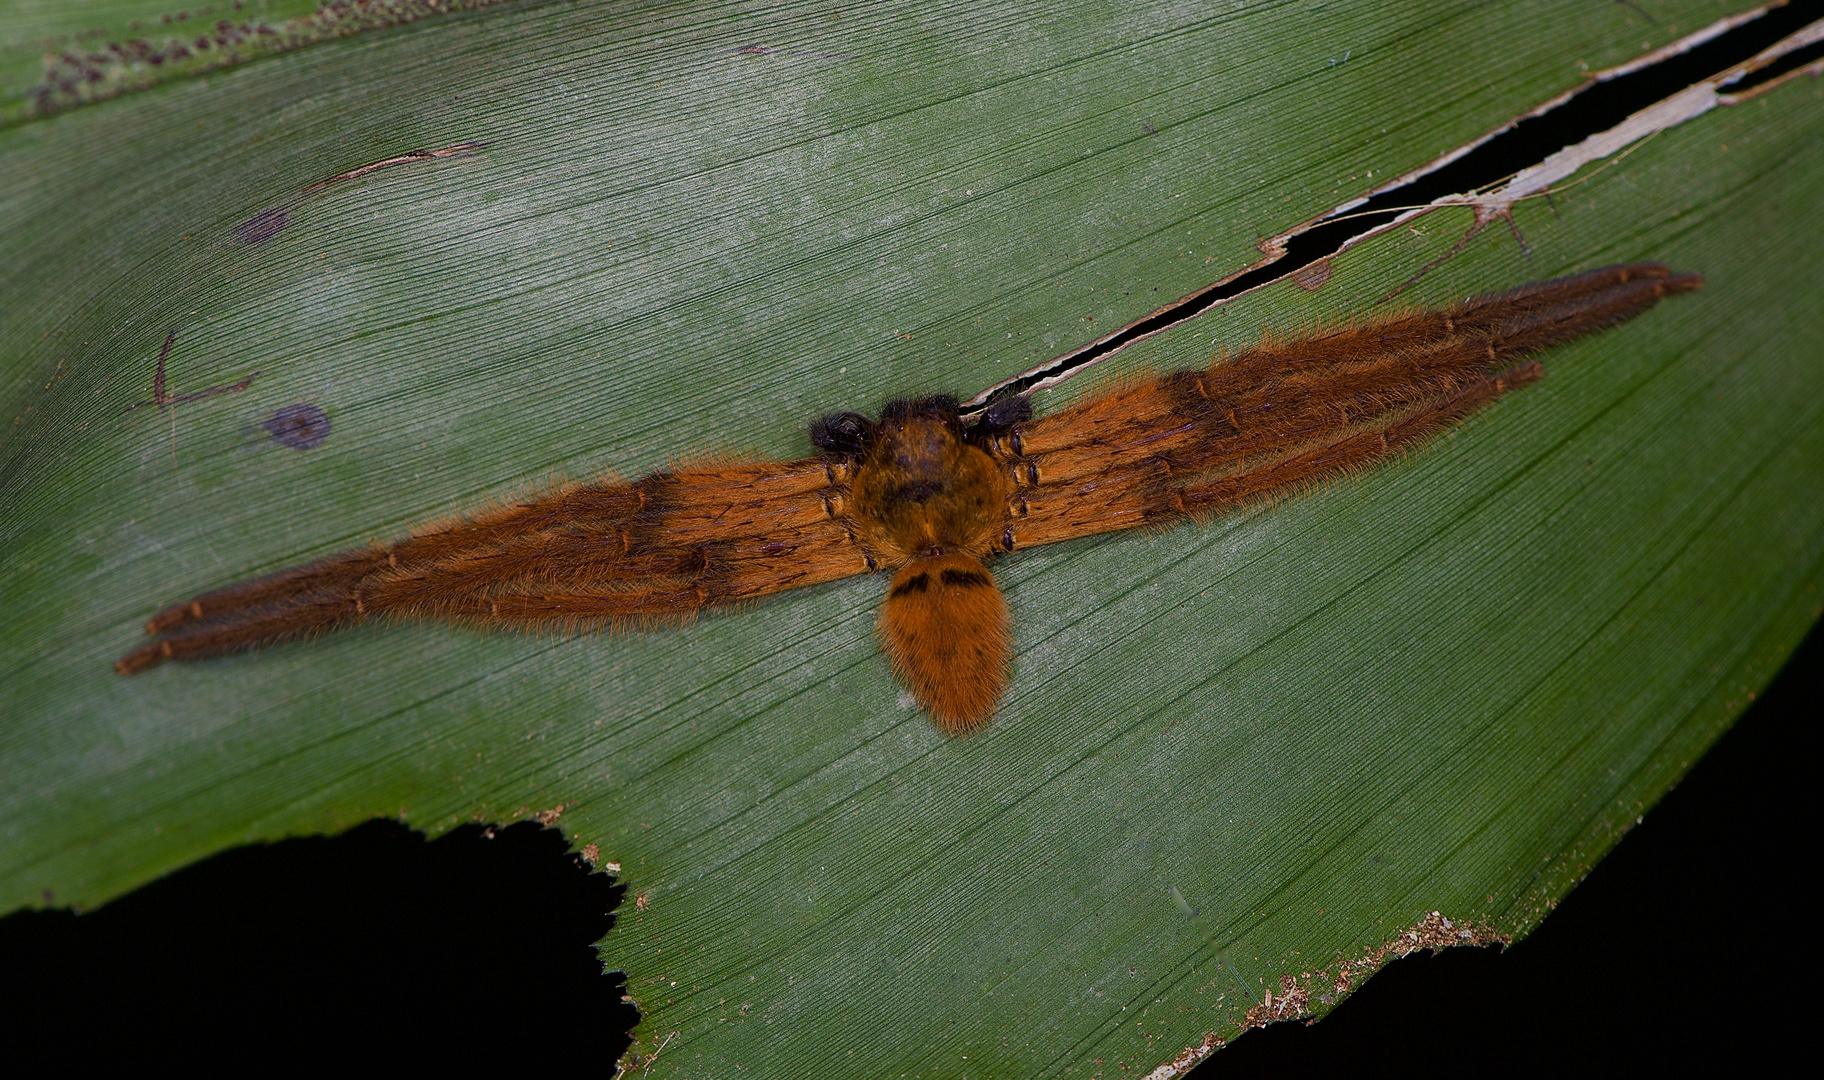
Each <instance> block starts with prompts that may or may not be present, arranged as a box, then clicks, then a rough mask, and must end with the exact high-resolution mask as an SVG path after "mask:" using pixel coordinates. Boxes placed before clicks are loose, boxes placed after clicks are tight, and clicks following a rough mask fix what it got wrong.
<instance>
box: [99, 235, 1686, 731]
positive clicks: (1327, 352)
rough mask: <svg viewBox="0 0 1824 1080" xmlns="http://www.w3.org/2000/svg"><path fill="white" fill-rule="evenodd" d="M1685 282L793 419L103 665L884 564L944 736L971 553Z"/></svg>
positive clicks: (976, 680) (1348, 451) (1389, 407)
mask: <svg viewBox="0 0 1824 1080" xmlns="http://www.w3.org/2000/svg"><path fill="white" fill-rule="evenodd" d="M1702 285H1703V279H1702V278H1701V277H1699V276H1698V275H1696V274H1674V273H1672V271H1670V270H1668V269H1667V268H1666V267H1664V266H1662V265H1660V264H1658V263H1634V264H1631V265H1627V266H1611V267H1605V268H1604V269H1601V270H1592V271H1590V272H1589V273H1586V274H1579V275H1577V276H1576V277H1569V278H1561V279H1559V280H1556V281H1546V282H1538V283H1535V284H1531V285H1523V286H1521V287H1519V288H1517V289H1512V290H1509V291H1508V292H1504V293H1495V294H1491V295H1488V296H1480V297H1476V298H1475V299H1472V300H1469V301H1466V302H1464V303H1461V304H1457V305H1455V306H1453V307H1450V308H1445V309H1441V310H1437V311H1410V312H1404V313H1400V314H1395V315H1391V316H1387V317H1384V318H1378V319H1373V320H1365V321H1361V322H1355V323H1349V324H1346V325H1343V326H1340V327H1332V328H1326V329H1321V330H1318V331H1316V332H1314V333H1312V334H1310V335H1307V336H1305V337H1301V338H1298V339H1296V340H1284V341H1281V340H1274V339H1272V338H1268V339H1265V340H1263V341H1262V342H1261V343H1260V345H1258V346H1256V347H1255V348H1252V349H1249V350H1247V351H1245V352H1242V353H1240V354H1238V355H1235V356H1232V357H1230V356H1224V357H1218V358H1217V359H1215V360H1214V361H1212V362H1211V364H1210V365H1209V366H1208V367H1206V368H1200V369H1195V370H1191V371H1179V372H1173V373H1169V374H1162V375H1153V376H1143V377H1137V378H1133V379H1130V380H1128V381H1127V382H1124V383H1120V384H1117V385H1115V386H1112V387H1110V388H1108V389H1106V390H1104V391H1103V392H1101V393H1099V394H1094V395H1091V396H1090V397H1088V398H1087V399H1086V400H1084V401H1083V402H1081V403H1080V404H1078V405H1076V406H1073V407H1072V408H1069V409H1065V410H1064V411H1062V412H1058V413H1054V414H1052V415H1050V416H1046V417H1043V418H1041V419H1038V420H1031V413H1032V409H1031V406H1030V405H1029V404H1028V403H1027V402H1026V400H1025V399H1023V398H1019V397H1006V398H1001V399H998V400H995V401H993V402H991V403H990V404H989V405H988V406H987V407H986V408H985V409H983V410H982V412H981V418H980V419H978V420H977V421H975V422H974V423H973V424H967V425H966V424H964V423H963V421H962V419H961V416H960V415H959V412H958V408H957V403H956V401H955V400H954V399H952V398H945V397H931V398H921V399H908V400H903V401H896V402H894V403H892V404H890V405H888V406H887V407H886V408H885V409H883V410H882V411H881V414H880V418H879V419H878V420H870V419H869V418H867V417H866V416H863V415H861V414H860V413H852V412H848V413H837V414H835V415H832V416H827V417H825V418H823V419H822V420H819V421H817V422H816V423H815V424H814V425H812V427H811V442H812V444H813V445H814V446H815V447H816V448H817V450H818V451H819V456H817V457H813V458H806V459H801V460H798V461H782V462H771V461H763V462H751V461H750V462H741V461H733V462H731V461H727V460H712V461H699V462H691V463H686V464H683V465H680V466H678V467H677V468H675V469H668V470H665V471H662V472H656V473H652V474H651V475H648V476H645V477H643V478H641V479H639V480H637V481H634V482H633V483H625V482H622V481H619V480H615V479H606V480H602V481H600V482H597V483H592V484H575V485H570V486H566V487H563V488H560V489H558V490H556V491H548V492H545V493H542V494H540V495H538V496H537V497H535V498H531V499H527V500H523V501H517V502H513V503H510V504H508V505H504V506H500V507H496V508H493V509H490V510H487V511H484V512H480V513H477V514H474V515H472V516H469V517H466V518H460V519H457V520H455V521H447V522H442V523H439V524H436V525H432V526H428V527H426V528H424V529H421V530H419V531H418V532H417V533H415V534H413V535H412V536H409V537H407V538H405V539H403V540H399V541H396V542H394V543H391V544H376V545H374V546H372V547H368V548H362V549H359V550H355V551H348V552H343V553H342V554H340V555H334V556H331V557H329V558H327V559H323V560H320V561H318V562H314V563H310V564H308V565H305V566H299V567H296V568H293V569H291V570H286V571H282V572H280V573H277V574H273V575H270V576H267V577H263V578H258V579H255V580H252V581H247V582H242V583H240V584H238V585H230V586H228V587H227V588H224V589H217V590H216V591H214V592H209V593H204V594H202V595H200V596H197V597H195V598H194V599H191V600H188V601H185V602H184V603H182V604H179V605H177V606H175V607H171V608H167V609H165V610H164V611H161V612H159V613H158V614H156V615H154V616H153V617H152V619H151V621H150V622H148V623H147V624H146V632H147V633H149V634H152V635H153V636H154V637H156V638H157V639H158V640H156V641H153V642H152V643H150V644H148V645H145V646H143V647H141V648H139V649H136V650H134V651H133V652H131V653H129V654H128V655H126V656H124V657H122V658H121V659H120V660H119V662H117V663H116V664H115V665H114V667H115V670H117V671H119V672H120V673H121V674H123V675H126V674H132V673H134V672H137V671H144V670H146V669H147V668H150V667H153V666H155V665H157V664H159V663H161V662H163V661H165V660H174V659H190V658H196V657H203V656H213V655H219V654H222V653H227V652H234V651H236V650H240V649H250V648H255V647H258V646H263V645H270V644H272V643H274V642H277V641H282V640H285V639H287V638H293V637H299V636H302V635H305V634H311V633H315V632H318V631H322V630H328V629H332V628H334V627H339V626H348V625H353V624H355V623H359V622H362V621H364V620H366V619H369V618H371V617H373V616H375V615H390V616H395V617H409V618H440V619H450V620H454V621H459V622H468V623H475V624H481V625H505V626H522V627H535V626H577V625H584V626H597V627H607V628H617V629H618V628H635V627H640V626H645V625H650V624H653V623H664V622H679V621H683V620H686V619H688V618H690V617H692V616H694V615H696V614H697V613H698V612H701V611H703V610H706V609H718V608H728V607H733V606H736V605H738V604H741V603H742V602H744V601H748V600H753V599H756V598H758V597H762V596H767V595H770V594H772V593H776V592H783V591H785V590H787V589H796V588H800V587H803V586H806V585H816V584H819V583H821V582H827V581H834V580H836V579H838V578H844V577H848V576H850V575H853V574H860V573H866V572H868V571H871V570H883V571H892V572H893V580H892V583H891V584H890V585H889V586H888V587H887V596H886V600H885V601H884V603H883V604H882V607H881V618H880V632H881V639H882V642H883V643H884V645H885V647H886V651H887V654H888V656H889V657H890V658H891V659H892V662H893V667H894V669H895V670H896V671H897V672H899V674H900V676H901V677H902V678H903V679H905V681H906V683H907V684H908V685H909V686H910V687H911V689H912V692H913V695H914V696H915V697H916V698H917V699H918V701H919V702H920V704H922V705H923V706H924V707H925V708H926V709H927V710H928V711H929V712H930V713H931V716H932V718H933V719H934V720H936V721H937V723H938V725H939V726H940V727H941V728H943V729H944V730H945V731H946V732H949V733H952V734H956V733H961V732H965V731H969V730H972V729H974V728H976V727H978V726H980V725H981V724H982V723H983V722H984V721H986V720H987V719H988V717H989V716H990V715H991V714H992V713H993V712H994V708H995V706H996V704H997V703H998V702H999V700H1000V697H1001V693H1002V691H1003V690H1004V689H1005V688H1006V685H1007V667H1008V661H1009V651H1010V647H1009V639H1008V631H1007V627H1008V618H1007V602H1006V600H1005V598H1003V597H1002V595H1001V592H1000V589H999V588H998V587H996V585H995V583H994V578H993V576H992V575H991V574H989V572H988V568H987V566H986V565H985V560H986V559H988V558H989V557H991V556H993V555H995V554H997V553H1004V552H1011V551H1014V550H1016V549H1020V548H1026V547H1032V546H1035V545H1039V544H1049V543H1054V542H1056V541H1060V540H1070V539H1073V538H1076V537H1079V536H1091V535H1094V534H1096V533H1105V532H1114V531H1117V530H1120V529H1131V528H1135V527H1137V526H1142V525H1170V524H1173V523H1176V522H1180V521H1184V520H1186V519H1190V518H1200V517H1206V516H1208V515H1211V514H1216V513H1221V512H1222V511H1224V510H1228V509H1232V508H1234V507H1237V506H1242V505H1246V504H1247V503H1250V502H1253V501H1258V500H1261V499H1270V498H1274V497H1276V496H1279V495H1282V494H1284V493H1287V492H1291V491H1298V490H1302V489H1305V488H1309V487H1311V486H1312V485H1314V484H1318V483H1322V482H1324V481H1327V480H1332V479H1335V478H1338V477H1341V476H1346V475H1348V474H1350V473H1351V472H1355V471H1358V470H1361V469H1363V468H1367V467H1369V466H1371V465H1374V464H1376V463H1377V462H1380V461H1383V460H1385V459H1387V458H1388V457H1391V456H1394V455H1397V454H1399V453H1401V452H1403V451H1405V450H1407V449H1409V448H1411V447H1414V446H1417V445H1419V444H1420V443H1422V442H1424V441H1425V440H1426V439H1427V438H1429V437H1430V436H1432V435H1434V434H1436V433H1437V432H1439V431H1442V430H1444V429H1445V428H1447V427H1449V426H1450V425H1451V424H1453V423H1455V422H1457V421H1459V420H1462V419H1463V418H1464V417H1467V416H1469V415H1470V414H1471V413H1474V412H1475V411H1476V410H1478V409H1480V408H1482V407H1483V406H1484V405H1487V404H1488V403H1489V402H1491V401H1494V400H1495V399H1496V398H1498V397H1500V396H1501V395H1503V394H1505V393H1507V392H1509V391H1511V390H1515V389H1518V388H1520V387H1523V386H1527V385H1529V384H1531V383H1533V382H1535V381H1537V380H1538V379H1539V378H1540V377H1541V376H1542V375H1543V369H1542V368H1541V367H1540V365H1539V363H1538V362H1537V361H1534V360H1528V359H1527V358H1528V357H1530V356H1532V355H1534V354H1537V353H1539V352H1541V351H1543V350H1545V349H1548V348H1550V347H1552V346H1554V345H1558V344H1561V343H1563V342H1567V341H1571V340H1574V339H1576V338H1579V337H1582V336H1584V335H1586V334H1590V333H1594V332H1596V331H1598V330H1601V329H1603V328H1604V327H1608V326H1613V325H1615V324H1616V323H1619V322H1623V321H1625V320H1627V319H1631V318H1633V317H1634V316H1636V315H1639V314H1640V313H1641V312H1643V311H1646V310H1647V309H1648V308H1650V307H1652V306H1653V305H1654V304H1656V303H1658V302H1659V301H1660V300H1661V299H1662V298H1664V297H1666V296H1671V295H1674V294H1677V293H1681V292H1688V291H1690V290H1692V289H1696V288H1699V287H1701V286H1702Z"/></svg>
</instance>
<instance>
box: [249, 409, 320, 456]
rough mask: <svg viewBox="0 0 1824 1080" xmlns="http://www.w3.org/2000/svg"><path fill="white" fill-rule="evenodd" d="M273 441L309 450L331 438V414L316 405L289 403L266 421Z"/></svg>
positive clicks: (297, 448)
mask: <svg viewBox="0 0 1824 1080" xmlns="http://www.w3.org/2000/svg"><path fill="white" fill-rule="evenodd" d="M265 427H266V430H267V431H270V432H272V441H273V442H276V443H279V444H280V445H282V446H289V447H291V448H292V449H293V450H309V449H311V448H312V447H315V446H317V445H318V444H319V443H321V442H322V441H323V440H324V439H327V438H329V414H327V413H325V412H324V411H323V410H322V409H319V408H318V407H316V406H315V405H311V404H309V403H306V402H300V403H299V404H296V405H287V406H285V407H284V408H282V409H280V410H278V411H277V412H275V413H273V414H272V418H271V419H269V420H267V421H266V424H265Z"/></svg>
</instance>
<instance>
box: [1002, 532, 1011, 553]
mask: <svg viewBox="0 0 1824 1080" xmlns="http://www.w3.org/2000/svg"><path fill="white" fill-rule="evenodd" d="M1001 547H1003V548H1006V549H1007V550H1008V551H1012V550H1013V530H1012V529H1008V530H1007V531H1006V532H1004V533H1002V534H1001Z"/></svg>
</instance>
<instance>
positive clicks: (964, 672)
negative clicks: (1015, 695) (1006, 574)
mask: <svg viewBox="0 0 1824 1080" xmlns="http://www.w3.org/2000/svg"><path fill="white" fill-rule="evenodd" d="M880 639H881V643H882V644H883V646H884V647H885V649H886V653H887V659H888V660H889V661H891V662H892V664H893V670H894V671H895V672H896V673H897V674H898V675H899V677H900V678H901V679H903V680H905V683H906V686H907V687H909V688H910V689H911V691H912V696H913V697H914V698H916V699H917V700H918V703H919V704H920V705H922V706H923V707H924V708H925V710H926V711H927V712H929V713H930V714H931V718H932V719H933V720H935V721H936V722H937V726H938V727H940V728H942V729H943V731H944V732H945V733H946V734H949V735H962V734H965V733H967V732H969V731H973V730H975V729H976V728H978V727H980V726H981V725H982V724H984V723H986V722H987V720H988V718H989V717H990V716H992V715H993V714H994V708H995V705H996V703H998V702H999V701H1000V699H1001V693H1002V691H1004V690H1006V688H1007V661H1008V659H1009V656H1010V654H1011V651H1012V644H1011V639H1010V637H1009V635H1008V618H1007V599H1006V597H1004V596H1003V595H1002V594H1001V590H1000V587H999V586H997V585H996V584H995V583H994V576H993V575H992V574H990V573H989V572H988V568H987V567H986V566H983V565H982V563H981V560H979V559H977V558H976V557H975V556H973V555H968V554H965V553H963V552H960V551H952V552H948V553H945V554H942V555H935V556H931V557H929V558H920V559H914V560H912V561H911V562H909V563H907V564H906V565H905V566H904V567H903V568H902V569H901V570H900V571H899V573H897V574H895V575H894V576H893V585H892V587H891V588H890V589H888V590H887V599H886V602H885V603H884V604H882V605H881V609H880Z"/></svg>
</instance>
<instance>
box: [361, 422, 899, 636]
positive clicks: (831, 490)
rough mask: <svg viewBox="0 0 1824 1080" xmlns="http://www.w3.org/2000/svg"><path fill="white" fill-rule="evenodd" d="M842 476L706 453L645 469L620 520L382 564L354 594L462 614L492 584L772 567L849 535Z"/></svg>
mask: <svg viewBox="0 0 1824 1080" xmlns="http://www.w3.org/2000/svg"><path fill="white" fill-rule="evenodd" d="M846 485H847V471H846V467H845V466H843V465H841V464H840V463H835V462H829V461H825V460H823V459H820V458H818V459H809V460H805V461H794V462H785V463H777V464H774V463H767V464H717V463H713V462H712V463H702V464H698V465H692V466H688V467H684V468H680V469H678V470H676V471H673V472H664V473H655V474H653V475H651V476H648V477H646V478H644V479H642V480H641V481H639V483H638V484H637V485H635V486H636V487H637V488H638V489H639V490H640V492H641V494H642V496H643V507H642V509H641V511H640V512H639V513H638V514H636V515H633V516H632V517H631V518H628V519H627V520H626V521H625V522H623V523H622V527H620V528H616V529H610V530H601V529H594V530H590V529H580V528H573V529H569V530H565V531H562V532H559V531H547V532H542V533H537V534H533V535H529V536H521V537H515V538H513V539H512V540H510V541H509V542H506V543H502V544H498V545H494V546H492V547H488V548H483V549H476V550H471V551H467V552H461V553H458V554H456V555H454V556H452V557H450V558H447V559H444V560H441V561H438V562H434V563H429V564H426V565H423V566H419V567H413V568H409V569H405V570H398V571H391V572H384V573H381V574H379V575H377V576H376V577H375V578H374V579H373V580H372V581H371V582H366V583H363V584H362V586H361V594H362V598H363V600H364V602H365V603H366V604H367V605H369V606H370V607H371V608H373V609H374V610H376V611H390V612H398V613H401V614H410V615H421V616H434V615H437V614H441V613H445V612H455V611H464V612H466V611H468V610H469V606H468V605H466V603H465V600H466V598H469V597H473V596H480V595H492V594H493V593H494V592H498V591H501V590H503V589H506V590H520V589H523V588H525V587H527V586H532V585H539V586H549V585H552V584H556V583H576V582H583V581H587V582H592V583H602V584H606V583H610V582H615V581H627V580H634V579H648V578H652V577H655V576H664V575H669V576H681V577H688V578H695V577H699V576H702V575H704V574H706V573H709V572H710V570H711V567H712V564H716V563H729V561H730V560H731V559H733V560H734V563H733V564H737V565H738V564H742V560H744V559H754V560H759V561H761V562H765V561H767V560H773V561H774V562H775V563H777V564H778V567H783V566H785V565H787V564H790V563H791V562H792V560H793V557H794V555H795V554H796V553H798V552H799V550H800V549H801V548H807V546H808V547H809V548H817V547H818V546H819V545H822V546H823V547H825V548H827V547H829V546H831V545H840V544H846V543H847V542H848V532H847V530H846V529H845V528H844V526H843V524H842V522H841V519H840V514H841V510H842V506H843V500H844V496H845V492H846V491H847V486H846ZM847 556H848V557H847V558H846V559H840V560H838V563H839V565H841V566H842V567H843V568H845V573H859V572H861V571H863V570H865V569H867V567H866V565H865V563H863V562H862V560H861V559H860V558H859V555H858V553H857V552H856V551H855V550H854V549H853V548H852V547H851V548H849V549H848V552H847ZM837 576H844V575H837ZM820 580H827V579H820ZM782 587H786V588H789V587H792V586H782Z"/></svg>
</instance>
